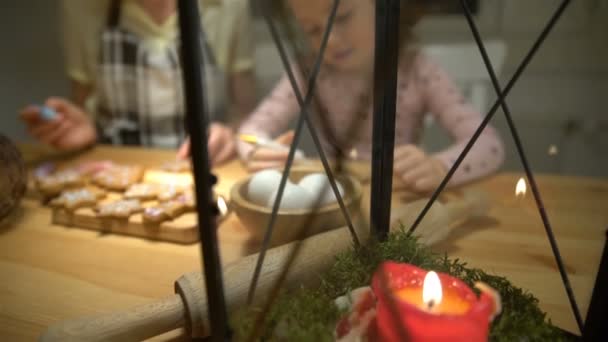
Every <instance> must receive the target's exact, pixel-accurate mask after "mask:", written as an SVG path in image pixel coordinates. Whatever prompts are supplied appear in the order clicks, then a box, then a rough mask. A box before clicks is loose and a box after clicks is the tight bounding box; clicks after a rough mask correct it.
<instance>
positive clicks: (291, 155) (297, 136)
mask: <svg viewBox="0 0 608 342" xmlns="http://www.w3.org/2000/svg"><path fill="white" fill-rule="evenodd" d="M339 4H340V0H334V3H333V5H332V8H331V12H330V15H329V18H328V21H327V29H326V31H325V32H324V34H323V38H322V41H321V47H320V49H319V55H318V56H317V59H316V61H315V64H314V66H313V70H312V73H311V74H310V78H309V80H308V89H307V92H306V98H305V99H304V103H303V106H302V109H301V111H300V116H299V118H298V122H297V124H296V129H295V134H294V139H293V142H292V144H291V147H290V149H289V154H288V156H287V161H286V163H285V168H284V170H283V174H282V176H281V181H280V183H279V188H278V190H277V196H276V199H275V202H274V204H273V206H272V213H271V215H270V219H269V221H268V225H267V228H266V233H265V235H264V240H263V242H262V246H263V247H262V250H261V251H260V254H259V257H258V262H257V263H256V268H255V271H254V275H253V279H252V281H251V284H250V287H249V294H248V298H247V299H248V302H249V303H251V302H252V300H253V297H254V295H255V287H256V285H257V281H258V277H259V274H260V271H261V268H262V261H263V260H264V258H265V256H266V250H267V248H268V245H269V244H270V238H271V236H272V231H273V228H274V223H275V221H276V217H277V213H278V211H279V206H280V204H281V199H282V198H283V192H284V190H285V185H286V184H287V178H288V177H289V172H290V170H291V166H292V165H293V161H294V156H295V151H296V146H297V144H298V141H299V139H300V136H301V134H302V128H303V126H304V119H305V117H306V114H307V112H306V109H307V108H308V106H309V104H310V102H311V100H312V98H313V94H314V87H315V83H316V79H317V75H318V74H319V69H320V68H321V62H322V61H323V54H324V52H325V48H326V47H327V41H328V40H329V33H330V32H331V28H332V26H333V23H334V18H335V16H336V12H337V9H338V5H339ZM277 43H278V44H280V42H278V41H277ZM317 202H318V201H317ZM286 268H288V266H286ZM271 299H272V298H271Z"/></svg>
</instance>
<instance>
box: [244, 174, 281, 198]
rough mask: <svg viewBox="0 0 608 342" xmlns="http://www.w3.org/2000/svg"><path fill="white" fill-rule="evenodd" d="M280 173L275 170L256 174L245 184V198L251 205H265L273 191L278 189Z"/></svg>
mask: <svg viewBox="0 0 608 342" xmlns="http://www.w3.org/2000/svg"><path fill="white" fill-rule="evenodd" d="M280 182H281V173H280V172H279V171H277V170H263V171H259V172H256V173H255V174H254V175H253V176H251V179H250V180H249V183H248V184H247V198H248V199H249V200H250V201H252V202H253V203H256V204H259V205H266V203H268V199H269V198H270V195H271V194H272V192H273V191H275V190H276V189H278V188H279V183H280Z"/></svg>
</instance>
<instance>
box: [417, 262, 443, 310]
mask: <svg viewBox="0 0 608 342" xmlns="http://www.w3.org/2000/svg"><path fill="white" fill-rule="evenodd" d="M442 297H443V293H442V290H441V281H439V276H438V275H437V273H435V272H433V271H429V272H428V273H427V274H426V276H425V277H424V283H423V284H422V301H423V302H424V305H426V306H427V308H429V309H431V308H432V307H433V306H437V305H439V303H441V299H442Z"/></svg>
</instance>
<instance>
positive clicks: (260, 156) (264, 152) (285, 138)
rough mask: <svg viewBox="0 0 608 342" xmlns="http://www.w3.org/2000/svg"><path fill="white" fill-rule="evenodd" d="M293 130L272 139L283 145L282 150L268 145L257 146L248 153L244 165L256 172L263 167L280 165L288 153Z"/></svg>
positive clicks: (250, 170) (285, 159) (269, 167)
mask: <svg viewBox="0 0 608 342" xmlns="http://www.w3.org/2000/svg"><path fill="white" fill-rule="evenodd" d="M293 137H294V132H293V131H289V132H287V133H285V134H283V135H281V136H279V137H278V138H276V139H275V140H274V141H275V142H277V143H279V144H282V145H285V149H284V150H278V149H273V148H268V147H261V146H260V147H257V148H256V149H255V150H253V152H252V153H251V154H250V155H249V158H248V159H247V161H246V162H245V166H246V167H247V170H248V171H249V172H256V171H260V170H264V169H271V168H277V167H281V166H283V165H284V164H285V162H286V161H287V156H288V155H289V145H291V142H292V141H293Z"/></svg>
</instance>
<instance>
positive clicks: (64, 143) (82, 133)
mask: <svg viewBox="0 0 608 342" xmlns="http://www.w3.org/2000/svg"><path fill="white" fill-rule="evenodd" d="M45 106H46V107H48V108H50V109H51V110H52V111H54V112H55V113H52V115H51V116H47V117H43V115H42V114H41V110H42V109H41V107H39V106H28V107H26V108H24V109H23V110H22V111H21V113H20V114H19V115H20V117H21V119H22V120H23V121H24V122H25V124H26V125H27V129H28V132H29V134H30V135H31V136H33V137H35V138H36V139H38V140H40V141H42V142H44V143H46V144H49V145H51V146H53V147H55V148H57V149H60V150H75V149H80V148H83V147H86V146H88V145H91V144H93V143H95V141H96V140H97V132H96V131H95V127H94V126H93V123H92V122H91V121H90V120H89V118H88V117H87V114H86V113H85V112H84V111H83V110H82V109H80V108H79V107H77V106H76V105H74V104H73V103H71V102H69V101H67V100H65V99H62V98H56V97H51V98H49V99H47V100H46V102H45Z"/></svg>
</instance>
